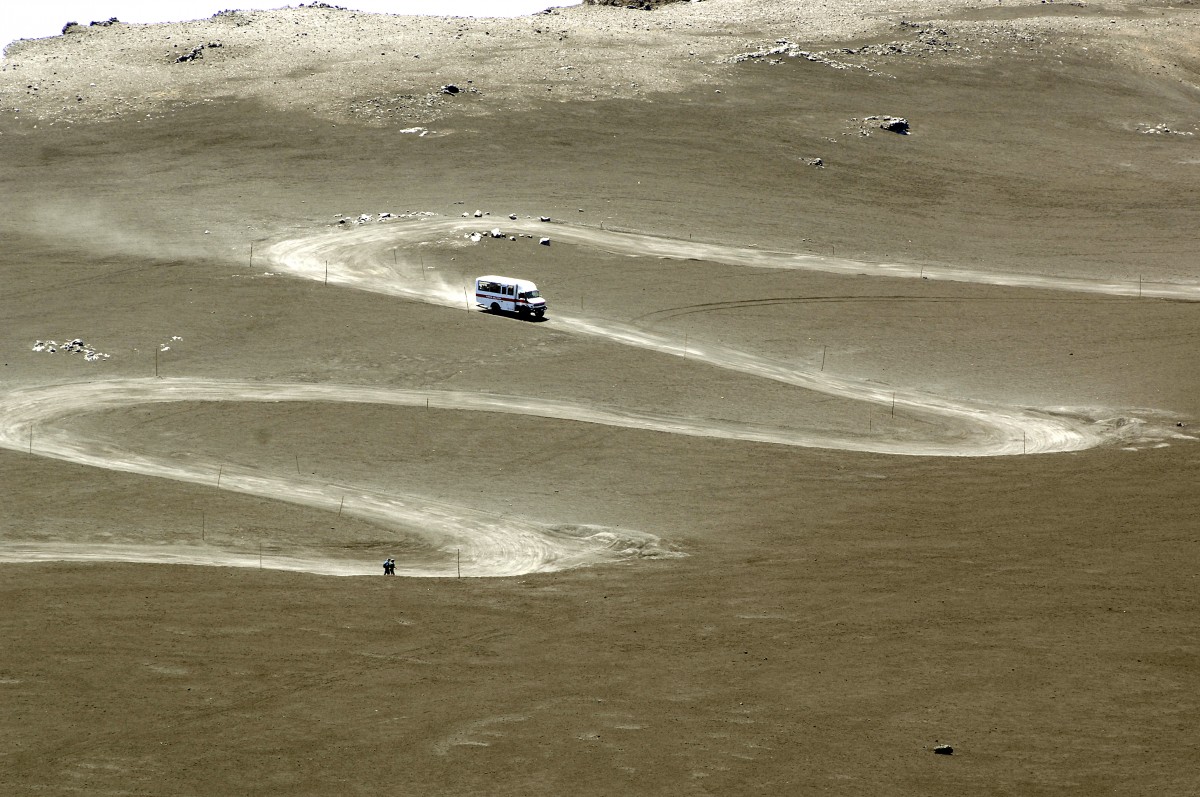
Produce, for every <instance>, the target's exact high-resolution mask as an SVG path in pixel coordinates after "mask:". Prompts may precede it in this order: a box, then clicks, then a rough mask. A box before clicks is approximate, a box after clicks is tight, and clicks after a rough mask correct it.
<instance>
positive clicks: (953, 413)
mask: <svg viewBox="0 0 1200 797" xmlns="http://www.w3.org/2000/svg"><path fill="white" fill-rule="evenodd" d="M503 226H504V228H505V231H506V232H510V233H527V234H544V233H545V230H546V225H545V224H544V223H541V222H534V221H529V220H521V221H511V220H510V221H506V222H504V225H503ZM481 227H482V225H481V224H480V222H479V221H478V220H473V219H444V218H426V219H422V220H419V221H401V222H395V223H377V224H371V225H361V226H355V227H352V228H350V229H334V230H332V231H329V232H323V233H318V234H314V235H310V236H305V237H301V238H295V239H289V240H283V241H279V242H277V243H275V244H273V245H272V246H270V247H269V249H268V254H269V256H270V258H271V260H272V261H273V262H274V263H275V265H276V267H277V268H278V269H280V270H281V271H284V272H286V273H288V274H291V275H294V276H297V277H301V278H306V279H315V280H322V281H328V282H330V283H333V284H336V285H342V286H346V287H352V288H356V289H360V290H366V291H372V292H375V293H381V294H385V295H391V296H397V297H401V298H405V299H410V300H415V301H423V302H431V303H433V304H437V305H442V306H446V307H453V308H456V309H462V308H463V307H464V305H465V306H471V304H472V301H471V296H470V294H469V290H468V286H465V285H453V284H449V283H446V282H444V281H442V280H440V279H439V278H436V277H435V278H433V279H432V280H430V278H429V276H428V275H427V274H426V272H425V271H424V269H423V266H419V265H417V264H414V263H413V262H412V255H411V251H412V250H413V249H414V248H415V247H417V246H419V245H421V244H424V243H428V242H434V241H444V240H447V239H453V240H461V237H462V236H463V235H464V234H466V233H469V232H473V231H478V230H480V229H481ZM552 229H553V234H554V237H555V239H556V240H558V241H565V242H571V243H575V244H579V245H582V246H591V247H595V248H599V249H602V250H604V251H607V252H614V253H619V254H625V255H631V256H652V257H667V258H680V259H704V260H712V261H718V262H722V263H729V264H733V265H742V266H747V267H754V268H791V269H810V270H821V271H829V272H836V273H853V274H864V273H865V274H875V275H886V276H891V277H914V278H916V277H920V276H923V277H925V278H929V279H946V280H958V281H964V282H975V283H982V284H993V285H1005V286H1021V287H1031V288H1042V289H1053V290H1063V291H1077V292H1088V293H1107V294H1114V295H1142V296H1169V297H1170V298H1176V299H1185V300H1188V301H1193V300H1200V287H1197V286H1162V285H1159V286H1153V287H1147V286H1142V285H1136V284H1122V283H1119V282H1104V281H1089V280H1081V279H1071V278H1059V277H1041V276H1020V275H1010V274H994V273H986V272H976V271H967V270H963V269H953V268H946V267H935V268H930V267H925V268H924V269H918V267H914V266H907V265H904V264H867V263H861V262H857V261H852V260H847V259H839V258H829V257H821V256H817V255H806V254H793V253H786V252H773V251H763V250H760V249H757V248H752V247H731V246H723V245H719V244H711V243H696V242H692V241H680V240H673V239H668V238H663V237H659V236H652V235H644V234H635V233H628V232H615V231H611V230H597V229H595V228H589V227H576V226H570V225H562V224H556V225H553V226H552ZM418 274H420V275H421V276H420V278H418V277H417V275H418ZM548 323H551V324H553V325H555V326H556V327H558V328H560V329H562V330H564V331H567V332H570V333H572V334H578V335H588V336H593V337H599V338H604V339H606V340H609V341H613V342H617V343H621V344H623V345H628V346H634V347H637V348H642V349H647V350H652V351H656V352H660V353H663V354H668V355H672V356H681V357H682V356H686V357H687V358H688V359H690V360H701V361H703V362H704V363H706V364H708V365H712V366H716V367H720V368H725V369H728V370H731V371H736V372H738V373H743V374H746V375H749V376H754V377H757V378H763V379H770V380H773V381H776V382H780V383H784V384H788V385H793V386H795V387H798V388H803V389H805V390H810V391H815V392H819V393H823V394H826V395H832V396H838V397H842V398H847V399H853V400H858V401H865V402H873V403H875V404H878V405H884V406H888V407H893V406H894V407H896V408H900V409H903V410H905V411H906V412H907V413H909V414H910V415H916V416H919V417H921V418H923V419H925V420H927V421H929V422H930V424H929V427H930V428H931V429H933V430H934V431H933V432H932V433H931V434H930V435H928V436H927V437H926V438H924V439H913V438H911V437H909V438H906V439H901V438H898V437H889V436H887V435H886V434H884V433H883V432H882V431H881V432H880V433H879V434H875V435H865V436H864V435H837V434H830V433H825V432H822V431H819V430H797V429H784V428H775V427H769V426H763V425H757V424H748V423H736V422H732V421H723V420H713V419H706V418H694V417H691V418H685V417H676V416H669V415H662V414H653V413H639V412H631V411H625V410H620V409H615V408H605V407H598V406H594V405H590V404H584V403H579V402H568V401H552V400H547V399H539V398H535V397H527V396H504V395H495V394H486V393H468V392H456V391H434V390H393V389H386V388H373V387H361V386H349V385H337V384H287V383H274V384H273V383H254V382H236V381H221V380H199V379H127V380H107V381H96V382H88V383H83V384H60V385H50V386H39V387H30V388H24V389H18V390H10V391H8V392H7V393H3V394H0V447H4V448H9V449H12V450H18V451H25V450H28V448H29V441H30V439H31V438H30V430H31V429H35V428H36V429H37V434H36V446H35V447H34V449H33V451H32V453H34V454H37V455H40V456H47V457H53V458H58V459H63V460H67V461H71V462H76V463H81V464H86V465H91V466H95V467H100V468H107V469H111V470H119V471H126V472H131V473H139V474H143V475H147V476H154V477H162V478H169V479H174V480H178V481H183V482H190V483H195V484H207V485H213V486H216V484H217V481H218V474H219V479H220V485H219V486H220V489H223V490H231V491H236V492H242V493H246V494H251V495H256V496H261V497H266V498H271V499H276V500H281V501H287V502H291V503H296V504H302V505H306V506H312V507H316V508H321V509H326V510H335V509H339V510H340V511H342V512H343V513H346V514H351V515H355V516H358V517H361V518H364V519H368V520H371V521H374V522H378V523H381V524H383V525H387V526H391V527H395V528H399V529H403V530H404V531H405V532H406V533H407V534H408V535H409V536H410V538H411V539H413V540H416V541H417V543H418V544H417V545H416V546H415V553H412V554H411V555H409V556H408V557H407V558H406V559H405V561H403V562H398V567H397V572H398V573H399V574H401V575H410V576H449V575H454V574H456V573H457V572H458V569H459V567H460V566H461V569H462V573H463V574H464V575H469V576H511V575H520V574H524V573H531V572H541V571H554V570H562V569H566V568H572V567H579V566H583V565H589V564H597V563H602V562H611V561H617V560H622V559H630V558H638V557H662V556H672V555H676V554H673V553H672V552H671V551H670V550H669V549H668V548H667V547H666V546H664V545H662V544H661V542H660V540H659V538H658V537H656V536H654V535H652V534H647V533H643V532H638V531H631V530H623V529H612V528H607V527H600V526H552V525H548V524H544V523H537V522H533V521H530V520H527V519H523V518H519V517H514V516H512V515H502V516H501V515H496V514H493V513H486V512H480V511H478V510H474V509H471V508H467V507H463V506H458V505H452V504H449V503H445V502H442V501H438V500H433V499H430V498H428V497H424V496H420V495H407V494H400V493H394V492H389V493H383V492H379V491H371V490H363V489H361V488H358V487H355V486H353V485H339V484H331V483H327V482H318V481H316V480H307V479H304V478H302V477H293V476H290V475H286V476H285V475H280V474H271V473H263V472H259V471H253V470H250V469H236V468H229V467H225V466H223V465H222V463H219V462H217V461H205V460H203V459H200V458H196V457H189V458H188V460H187V461H186V462H183V461H179V460H171V459H168V458H164V457H154V456H148V455H145V454H138V453H136V452H133V451H128V450H125V449H124V448H122V447H121V446H118V445H116V444H114V443H112V442H111V441H102V440H89V439H83V438H81V437H80V436H78V435H77V434H74V433H72V432H71V431H70V430H69V429H67V428H65V427H64V426H63V425H62V424H61V423H60V422H61V421H62V420H63V419H65V418H69V417H70V416H73V415H77V414H79V413H84V412H88V411H92V410H101V409H111V408H118V407H127V406H134V405H138V404H147V403H165V402H180V401H212V402H280V401H303V402H331V403H346V402H355V403H370V404H380V405H392V406H426V405H428V406H430V407H432V408H437V409H449V410H457V411H465V412H500V413H516V414H523V415H533V416H537V417H543V418H553V419H559V420H566V421H572V422H579V423H593V424H603V425H609V426H615V427H622V428H627V429H636V430H646V431H655V432H666V433H672V434H683V435H692V436H700V437H710V438H719V439H725V440H732V441H753V442H760V443H771V444H776V445H787V446H805V447H813V448H825V449H838V450H846V451H862V452H873V453H879V454H890V455H910V456H999V455H1014V454H1017V455H1019V454H1026V453H1046V452H1058V451H1074V450H1081V449H1086V448H1091V447H1095V446H1100V445H1105V444H1113V443H1119V442H1140V441H1146V440H1159V439H1163V438H1164V437H1167V436H1171V435H1169V433H1168V432H1166V431H1165V430H1164V429H1163V428H1162V425H1161V424H1155V423H1152V422H1147V421H1145V420H1143V419H1139V418H1134V417H1131V416H1130V415H1129V414H1125V413H1113V412H1099V411H1080V410H1074V411H1066V410H1064V409H1061V408H1059V409H1035V408H1021V407H1006V406H1000V405H993V404H989V403H986V402H980V401H974V400H965V399H951V398H947V397H942V396H935V395H931V394H926V393H922V392H919V391H913V390H902V389H893V388H892V387H890V386H887V385H884V384H880V383H875V382H872V381H869V380H861V379H853V378H849V377H844V376H837V375H834V374H831V373H825V372H822V371H813V370H811V369H803V368H797V367H796V366H795V365H792V364H786V363H780V362H778V361H774V360H771V359H769V358H765V357H762V356H760V355H756V354H753V353H750V352H745V351H741V350H738V349H735V348H733V347H729V346H722V345H715V344H700V343H696V342H692V343H691V344H690V345H689V346H688V349H687V351H686V352H684V351H683V350H682V349H681V347H680V345H679V341H678V340H676V339H673V338H671V337H668V336H665V335H661V334H658V333H655V332H653V331H648V330H646V329H643V328H639V327H635V326H632V325H629V324H622V323H619V322H613V321H610V320H607V319H603V318H595V317H589V316H585V315H582V314H578V315H573V314H571V313H569V312H563V311H556V312H555V313H554V316H553V318H552V319H550V320H549V321H548ZM47 560H55V561H63V560H71V561H98V560H103V561H140V562H178V563H189V564H206V565H222V566H236V567H265V568H274V569H282V570H294V571H303V572H308V573H314V574H322V575H357V574H362V573H374V572H376V571H375V568H374V567H373V566H364V565H362V564H360V563H350V562H336V561H328V560H318V559H312V558H309V559H306V558H304V557H297V556H280V555H277V554H275V553H273V552H271V553H269V554H268V555H267V556H265V557H264V556H260V555H259V554H257V553H253V552H252V553H247V552H245V551H223V550H217V549H213V548H199V549H197V548H192V547H188V546H176V547H163V546H154V547H148V546H134V545H126V546H120V545H84V544H80V545H59V544H55V545H39V544H33V543H29V544H24V543H6V544H2V545H0V561H8V562H34V561H47Z"/></svg>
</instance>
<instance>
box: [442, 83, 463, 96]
mask: <svg viewBox="0 0 1200 797" xmlns="http://www.w3.org/2000/svg"><path fill="white" fill-rule="evenodd" d="M460 91H462V89H460V88H459V87H458V86H456V85H454V84H453V83H447V84H446V85H444V86H442V93H443V94H457V93H458V92H460Z"/></svg>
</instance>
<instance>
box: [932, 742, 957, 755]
mask: <svg viewBox="0 0 1200 797" xmlns="http://www.w3.org/2000/svg"><path fill="white" fill-rule="evenodd" d="M933 752H935V753H937V754H938V755H954V748H953V747H951V746H950V745H948V744H939V745H938V746H937V747H935V748H933Z"/></svg>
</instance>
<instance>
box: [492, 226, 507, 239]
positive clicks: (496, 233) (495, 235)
mask: <svg viewBox="0 0 1200 797" xmlns="http://www.w3.org/2000/svg"><path fill="white" fill-rule="evenodd" d="M492 237H493V238H503V237H504V233H502V232H500V228H499V227H497V228H496V229H494V230H492Z"/></svg>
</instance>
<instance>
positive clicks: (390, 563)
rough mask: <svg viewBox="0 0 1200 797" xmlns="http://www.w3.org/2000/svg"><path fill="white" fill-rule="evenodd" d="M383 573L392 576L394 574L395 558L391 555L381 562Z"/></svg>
mask: <svg viewBox="0 0 1200 797" xmlns="http://www.w3.org/2000/svg"><path fill="white" fill-rule="evenodd" d="M383 574H384V575H385V576H394V575H396V560H395V559H392V558H391V557H389V558H387V559H385V560H384V562H383Z"/></svg>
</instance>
